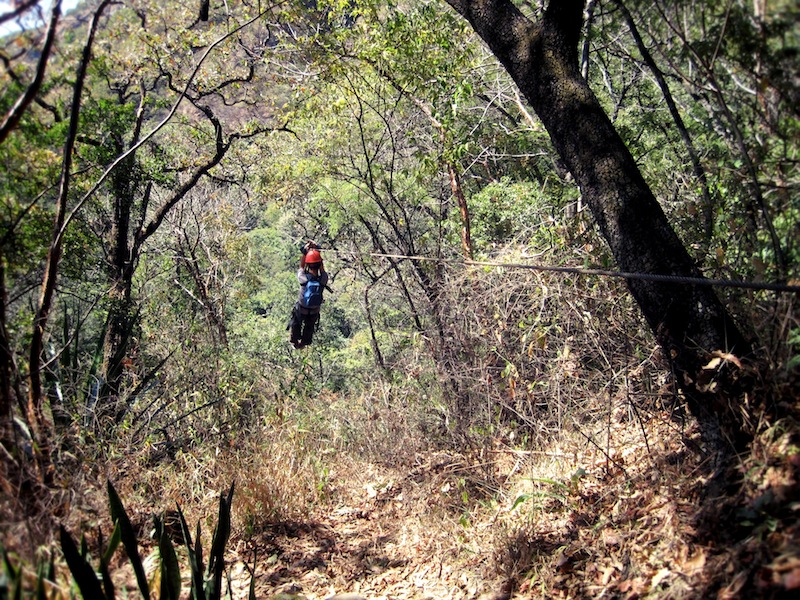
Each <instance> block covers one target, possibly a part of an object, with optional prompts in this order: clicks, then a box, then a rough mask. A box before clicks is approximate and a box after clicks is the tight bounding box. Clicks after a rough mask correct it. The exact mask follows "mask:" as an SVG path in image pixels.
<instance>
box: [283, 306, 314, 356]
mask: <svg viewBox="0 0 800 600" xmlns="http://www.w3.org/2000/svg"><path fill="white" fill-rule="evenodd" d="M304 312H305V311H304V310H303V309H302V308H299V307H297V306H295V307H294V309H293V310H292V318H291V320H290V321H289V330H290V331H291V338H290V339H291V342H292V344H294V345H295V346H297V347H300V346H310V345H311V341H312V339H313V338H314V331H315V330H316V328H317V324H318V323H319V313H306V314H303V313H304Z"/></svg>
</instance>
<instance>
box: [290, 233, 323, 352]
mask: <svg viewBox="0 0 800 600" xmlns="http://www.w3.org/2000/svg"><path fill="white" fill-rule="evenodd" d="M319 249H320V247H319V246H318V245H317V244H316V243H315V242H313V241H311V240H308V241H307V242H306V243H305V244H304V245H303V255H302V256H301V257H300V268H299V269H298V270H297V281H298V282H299V283H300V293H299V295H298V298H297V302H295V305H294V308H293V309H292V316H291V319H290V320H289V326H288V327H287V329H288V330H289V331H290V337H289V341H290V342H291V344H292V346H294V347H295V348H298V349H299V348H304V347H305V346H310V345H311V342H312V341H313V338H314V332H315V331H316V330H317V329H318V328H319V320H320V309H321V307H322V303H323V302H324V298H323V292H324V290H325V288H326V287H327V286H328V273H327V272H326V271H325V265H324V264H323V262H322V255H321V254H320V252H319Z"/></svg>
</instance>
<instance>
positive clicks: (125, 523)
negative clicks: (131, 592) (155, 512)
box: [107, 480, 150, 600]
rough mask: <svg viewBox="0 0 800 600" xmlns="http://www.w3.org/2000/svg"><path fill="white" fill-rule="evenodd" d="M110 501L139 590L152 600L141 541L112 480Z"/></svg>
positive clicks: (112, 515)
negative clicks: (141, 550)
mask: <svg viewBox="0 0 800 600" xmlns="http://www.w3.org/2000/svg"><path fill="white" fill-rule="evenodd" d="M107 487H108V503H109V505H110V507H111V518H112V519H113V520H114V522H115V523H116V524H117V526H119V529H120V536H121V538H122V545H123V546H124V548H125V553H126V554H127V555H128V560H129V561H130V562H131V566H132V567H133V572H134V573H135V574H136V581H137V583H138V584H139V591H140V592H141V593H142V597H143V598H144V599H145V600H150V586H149V584H148V583H147V576H146V575H145V572H144V566H143V565H142V558H141V557H140V556H139V541H138V540H137V538H136V532H135V531H134V530H133V525H131V521H130V519H129V518H128V513H126V512H125V507H124V506H123V505H122V500H120V498H119V495H118V494H117V490H115V489H114V485H113V484H112V483H111V480H109V481H108V485H107Z"/></svg>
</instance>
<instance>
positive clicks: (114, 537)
mask: <svg viewBox="0 0 800 600" xmlns="http://www.w3.org/2000/svg"><path fill="white" fill-rule="evenodd" d="M121 539H122V534H121V530H120V526H119V523H115V524H114V531H112V532H111V538H109V540H108V547H107V548H106V551H105V552H103V556H102V557H101V559H102V560H104V561H106V563H109V562H111V557H112V556H114V552H116V551H117V548H119V543H120V541H121Z"/></svg>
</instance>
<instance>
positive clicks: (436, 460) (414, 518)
mask: <svg viewBox="0 0 800 600" xmlns="http://www.w3.org/2000/svg"><path fill="white" fill-rule="evenodd" d="M464 466H465V465H464V464H463V462H462V461H461V460H460V459H459V458H458V457H455V456H450V455H448V454H444V453H441V454H434V455H431V456H428V457H426V458H425V461H424V462H423V463H421V464H419V465H417V466H416V467H414V468H412V469H410V470H409V471H408V472H406V473H402V472H398V471H396V470H393V469H389V468H385V467H383V468H381V467H377V466H374V465H368V466H366V467H365V468H364V470H363V471H362V472H360V473H350V474H349V477H347V478H346V479H347V483H346V484H344V485H345V487H344V488H343V489H339V490H337V497H338V498H341V500H340V502H338V503H337V505H336V506H335V508H334V509H333V510H331V511H329V512H327V513H326V514H318V515H311V516H310V518H309V520H308V521H307V522H304V523H284V524H281V525H276V526H272V527H270V528H268V529H266V530H264V531H261V532H259V533H258V534H257V535H255V536H254V537H253V538H252V539H251V540H249V541H248V543H247V544H244V543H243V547H240V548H238V549H237V550H238V553H239V555H240V556H249V557H250V560H252V556H253V550H254V549H255V550H256V552H257V556H258V557H260V558H259V559H258V565H259V567H258V569H257V572H256V589H257V597H259V598H269V597H270V595H276V594H279V593H294V594H298V595H301V596H302V597H305V598H307V599H308V600H318V599H323V598H328V597H329V596H332V595H334V594H337V593H339V594H342V593H352V594H360V595H361V596H363V597H366V598H368V599H370V600H380V599H389V598H392V599H404V598H420V599H421V598H431V599H444V598H449V599H453V600H457V599H461V598H477V597H481V596H483V597H485V598H487V599H489V598H502V597H507V596H504V595H503V594H502V593H496V592H502V590H501V589H500V588H501V586H502V583H501V582H500V581H499V579H497V578H496V577H494V576H493V575H492V570H493V569H492V562H493V552H492V549H491V547H490V546H487V545H486V544H487V543H488V542H485V541H483V542H482V538H488V537H489V536H490V535H491V532H490V531H488V528H487V527H486V526H481V527H480V528H476V527H472V526H470V524H468V523H467V522H466V521H465V519H466V517H465V516H464V515H463V511H462V508H463V507H462V500H463V499H464V496H463V494H464V493H465V492H466V490H465V489H461V490H458V489H457V488H458V487H459V485H458V482H459V481H461V482H463V481H465V479H464V478H463V477H461V476H459V471H460V470H461V469H463V468H464ZM353 478H355V479H354V480H353ZM461 487H462V488H464V486H463V485H462V486H461ZM481 530H482V531H481ZM232 575H233V577H234V579H237V580H240V581H242V582H245V583H244V584H242V586H241V588H244V589H241V588H240V590H239V593H240V594H242V596H241V597H246V593H247V589H246V588H245V587H244V585H245V584H246V582H247V581H248V580H249V575H248V574H247V572H246V567H245V565H244V564H243V563H241V562H240V563H238V564H236V565H234V567H233V573H232ZM237 575H241V577H238V576H237Z"/></svg>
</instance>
